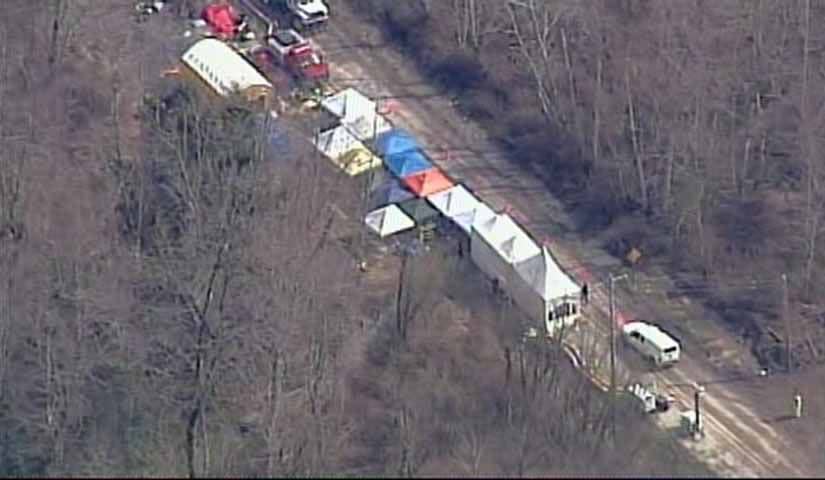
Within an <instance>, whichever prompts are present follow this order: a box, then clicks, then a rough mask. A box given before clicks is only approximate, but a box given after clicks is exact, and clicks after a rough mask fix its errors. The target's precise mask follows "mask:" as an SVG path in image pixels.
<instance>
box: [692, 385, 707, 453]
mask: <svg viewBox="0 0 825 480" xmlns="http://www.w3.org/2000/svg"><path fill="white" fill-rule="evenodd" d="M694 389H695V390H694V391H693V410H694V415H695V417H694V421H695V423H694V424H693V427H694V430H693V438H694V439H696V440H698V439H699V438H701V436H702V434H703V428H702V415H701V412H700V407H699V399H700V398H701V396H702V394H703V393H705V387H704V386H703V385H701V384H699V383H697V384H696V385H694Z"/></svg>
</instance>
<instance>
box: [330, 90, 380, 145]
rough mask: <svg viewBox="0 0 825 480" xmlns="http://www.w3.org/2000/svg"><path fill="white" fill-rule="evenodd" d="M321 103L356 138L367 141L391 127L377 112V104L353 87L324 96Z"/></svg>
mask: <svg viewBox="0 0 825 480" xmlns="http://www.w3.org/2000/svg"><path fill="white" fill-rule="evenodd" d="M321 105H322V106H323V107H324V109H326V110H327V111H328V112H329V113H331V114H333V115H335V116H336V117H338V118H340V119H341V124H342V125H344V126H346V127H347V128H348V129H349V130H350V132H352V134H353V135H355V137H356V138H358V139H359V140H362V141H367V140H369V139H371V138H373V137H375V136H377V135H380V134H381V133H383V132H386V131H388V130H390V129H391V128H392V124H390V122H389V121H388V120H387V119H386V118H384V117H383V116H381V115H379V114H378V113H377V104H376V102H375V101H373V100H371V99H370V98H369V97H367V96H366V95H364V94H363V93H361V92H359V91H358V90H356V89H354V88H347V89H344V90H341V91H340V92H338V93H336V94H334V95H332V96H329V97H327V98H325V99H324V100H323V101H322V102H321Z"/></svg>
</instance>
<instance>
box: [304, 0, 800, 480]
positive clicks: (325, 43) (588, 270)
mask: <svg viewBox="0 0 825 480" xmlns="http://www.w3.org/2000/svg"><path fill="white" fill-rule="evenodd" d="M336 13H337V15H336V17H335V18H334V19H333V22H332V24H331V25H330V28H329V30H328V31H327V32H325V33H324V34H321V35H319V36H318V37H316V40H317V41H318V43H319V44H320V45H321V46H322V47H323V49H324V51H325V52H326V53H327V55H328V58H330V60H331V62H332V66H333V70H332V75H333V79H334V80H335V82H336V83H337V84H338V85H339V86H355V87H357V88H359V89H360V90H361V91H363V92H365V93H367V94H369V95H371V96H373V97H378V98H386V100H383V101H382V104H383V105H382V106H381V107H382V109H384V110H389V111H390V113H389V117H390V118H391V119H392V120H393V122H394V123H395V124H397V125H400V126H403V127H406V128H408V129H410V130H411V131H413V132H415V133H416V134H417V135H418V137H419V138H420V139H421V140H422V141H423V142H424V143H425V144H426V145H427V146H428V148H427V150H428V154H429V155H430V156H431V157H432V158H433V160H434V161H435V163H436V164H437V165H438V166H439V167H441V168H442V169H444V170H445V171H446V172H448V173H449V174H450V175H451V176H453V177H454V178H456V179H459V180H460V181H462V182H463V183H464V184H465V185H467V186H468V187H469V188H471V189H472V190H473V191H475V192H476V193H477V194H478V195H479V196H480V197H481V198H482V199H484V200H485V201H486V202H488V203H489V204H490V205H491V206H493V207H494V208H497V209H508V210H509V211H510V212H511V214H512V216H513V217H514V218H516V219H517V220H518V221H519V222H520V223H522V225H524V226H525V227H526V228H527V230H528V231H529V232H530V233H531V234H532V235H533V236H534V237H535V238H536V239H538V240H539V241H543V242H547V243H549V244H550V245H551V247H552V249H553V252H554V254H555V255H556V257H557V258H558V259H559V261H560V263H562V265H564V266H565V268H567V269H568V271H570V272H571V273H572V274H573V275H574V276H576V277H577V278H578V279H579V280H580V281H589V282H593V281H594V280H595V279H596V278H597V276H601V275H599V274H600V273H603V272H600V271H598V270H599V268H602V269H604V270H605V271H607V270H609V269H611V268H613V267H614V266H615V264H616V262H615V260H613V259H612V257H611V256H610V255H608V254H607V253H606V252H604V251H603V250H601V249H600V248H599V247H598V246H596V245H592V242H590V243H589V242H587V241H586V240H585V239H582V238H578V237H577V236H576V234H575V232H574V225H573V221H572V219H571V217H570V215H568V213H567V212H566V210H565V207H564V205H563V204H562V203H561V202H560V201H559V200H558V199H556V198H554V197H553V196H552V195H551V194H550V193H549V192H548V190H547V188H546V187H545V185H543V184H542V182H541V181H540V180H539V179H538V178H537V177H536V176H535V175H534V174H531V173H529V172H527V171H525V170H524V169H520V168H515V167H514V166H513V164H512V163H511V162H510V160H509V159H508V157H507V154H506V152H504V151H502V150H501V149H500V148H499V147H497V146H496V145H495V144H493V143H492V142H491V141H489V139H488V138H487V136H486V135H485V133H484V132H483V131H482V130H481V129H480V128H479V127H478V126H477V125H475V124H474V123H473V122H470V121H468V120H467V119H466V118H463V117H462V116H461V115H460V114H459V113H458V112H457V111H456V110H455V109H454V108H453V105H452V103H451V101H450V99H449V98H446V97H445V96H443V95H441V94H440V92H439V91H437V90H436V89H434V88H433V87H432V86H431V85H430V83H429V82H428V81H427V79H426V78H423V77H422V76H421V75H420V74H419V73H418V72H416V71H415V69H414V67H412V66H411V65H410V64H409V62H407V61H406V60H405V59H404V58H403V57H402V56H401V55H400V54H399V53H398V52H397V51H395V50H394V49H393V48H391V47H390V46H389V45H386V44H385V43H383V40H382V38H381V36H380V34H379V33H378V32H377V31H376V30H375V29H374V28H373V27H372V26H369V25H365V24H364V23H363V22H361V21H360V19H357V18H355V17H354V16H353V15H352V14H351V12H348V11H346V7H345V5H341V4H339V5H338V9H337V10H336ZM578 258H586V259H587V261H586V262H579V261H578V260H577V259H578ZM585 263H586V264H587V265H585ZM593 265H595V266H596V268H595V269H594V268H593ZM594 270H596V271H594ZM591 290H592V292H593V293H592V294H591V296H592V297H593V300H594V301H593V304H594V307H595V308H594V309H592V313H593V314H592V315H591V318H590V319H589V320H590V321H589V322H587V323H586V324H585V328H592V329H593V331H594V332H601V334H598V335H597V336H599V335H600V336H601V338H604V332H605V331H606V329H607V325H608V323H607V318H606V317H607V316H606V315H605V314H604V312H605V311H606V297H607V295H606V292H605V289H604V287H603V286H602V285H599V284H596V285H595V286H594V287H593V288H592V289H591ZM617 302H618V303H619V304H629V300H628V299H625V298H623V297H622V295H619V296H618V298H617ZM668 313H670V312H669V311H667V310H666V309H665V311H663V308H662V305H657V304H654V303H652V302H649V301H648V302H644V301H639V299H638V298H635V299H634V301H633V308H632V309H628V310H627V311H621V312H620V313H619V315H618V320H619V322H621V321H625V320H627V319H630V318H634V317H635V318H662V317H661V316H662V315H667V314H668ZM691 313H692V314H694V315H706V314H707V312H691ZM696 318H707V317H696ZM602 345H603V343H602ZM718 375H719V373H718V372H716V371H715V370H714V369H713V368H712V366H711V365H708V364H707V362H703V361H701V359H695V358H691V357H690V356H687V355H686V356H685V358H684V360H683V361H682V362H681V363H680V364H679V365H678V366H677V367H676V368H673V369H670V370H668V371H667V372H664V373H660V374H658V375H657V380H658V382H659V384H660V385H666V384H671V385H672V384H683V383H691V382H692V381H706V380H709V379H714V378H718ZM734 390H735V389H734V387H732V386H728V385H714V386H712V387H710V388H709V390H708V392H707V394H706V395H705V396H704V397H703V398H704V399H703V411H704V412H705V423H706V430H707V438H706V439H705V440H704V441H702V442H699V443H696V444H693V443H692V442H688V447H689V448H690V449H691V450H693V451H694V452H695V453H696V454H697V456H699V457H700V458H701V459H703V460H704V461H706V462H707V463H708V464H709V465H711V467H713V468H715V469H716V470H717V471H719V473H721V474H723V475H725V476H727V475H737V476H795V477H804V476H811V475H813V474H815V472H814V470H813V467H811V466H810V464H809V463H806V459H805V458H801V457H802V455H800V454H798V453H795V451H796V450H795V449H793V448H789V446H790V445H791V443H790V442H791V441H790V440H789V439H788V438H786V437H783V436H782V435H780V434H779V433H778V432H777V431H776V430H775V429H774V428H772V427H771V426H770V425H767V424H766V423H765V422H763V421H762V420H760V416H759V415H757V414H756V413H755V412H754V408H752V404H751V403H749V400H748V399H746V398H743V397H741V396H739V395H738V394H737V393H736V392H735V391H734ZM672 393H673V394H674V395H675V396H676V397H677V399H678V400H679V401H680V402H681V404H682V408H685V409H687V408H689V407H690V406H691V405H692V395H693V393H692V391H691V390H690V389H685V388H679V389H674V390H673V391H672ZM657 421H658V422H659V423H660V424H661V425H662V426H663V427H664V428H671V427H673V422H674V421H678V419H677V420H674V418H673V416H672V415H670V416H668V415H665V416H662V417H660V418H659V419H658V420H657Z"/></svg>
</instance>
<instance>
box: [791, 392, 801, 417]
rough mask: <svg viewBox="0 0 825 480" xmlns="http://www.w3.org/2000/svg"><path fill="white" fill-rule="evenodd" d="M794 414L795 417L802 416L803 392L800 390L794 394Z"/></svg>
mask: <svg viewBox="0 0 825 480" xmlns="http://www.w3.org/2000/svg"><path fill="white" fill-rule="evenodd" d="M793 416H794V417H795V418H800V417H801V416H802V394H801V393H800V392H799V390H796V391H795V392H794V396H793Z"/></svg>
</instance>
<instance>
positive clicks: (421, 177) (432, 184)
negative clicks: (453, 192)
mask: <svg viewBox="0 0 825 480" xmlns="http://www.w3.org/2000/svg"><path fill="white" fill-rule="evenodd" d="M401 181H402V182H403V183H404V186H406V187H407V188H409V189H410V190H412V192H413V193H415V194H416V195H418V196H419V197H426V196H428V195H432V194H434V193H438V192H441V191H443V190H447V189H448V188H450V187H452V186H453V182H451V181H450V179H449V178H447V176H446V175H444V174H443V173H442V172H441V170H439V169H437V168H435V167H433V168H428V169H427V170H424V171H423V172H419V173H416V174H414V175H410V176H407V177H404V178H402V179H401Z"/></svg>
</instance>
